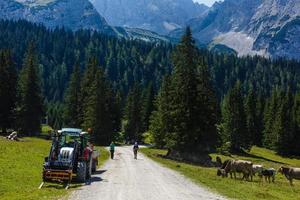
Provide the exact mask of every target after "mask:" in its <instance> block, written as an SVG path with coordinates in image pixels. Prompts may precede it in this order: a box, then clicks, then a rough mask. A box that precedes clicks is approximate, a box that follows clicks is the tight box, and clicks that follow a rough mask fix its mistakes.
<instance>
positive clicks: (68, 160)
mask: <svg viewBox="0 0 300 200" xmlns="http://www.w3.org/2000/svg"><path fill="white" fill-rule="evenodd" d="M89 141H90V134H89V133H87V132H82V130H81V129H74V128H64V129H62V130H60V131H58V132H57V134H56V135H55V136H54V137H53V141H52V145H51V149H50V153H49V156H48V157H46V158H45V163H44V168H43V182H42V183H41V185H40V187H39V189H41V188H42V187H43V185H44V183H45V182H60V183H64V184H66V187H65V188H66V189H68V187H69V184H70V183H71V182H72V180H73V179H74V178H76V180H77V181H78V182H81V183H84V182H86V180H88V179H89V178H90V177H91V175H92V173H93V172H95V171H96V168H97V164H98V156H99V152H97V151H96V150H94V149H93V146H92V144H91V143H90V142H89Z"/></svg>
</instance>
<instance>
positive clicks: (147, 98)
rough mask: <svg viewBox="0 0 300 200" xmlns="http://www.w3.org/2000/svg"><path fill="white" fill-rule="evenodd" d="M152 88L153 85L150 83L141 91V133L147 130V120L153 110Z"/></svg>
mask: <svg viewBox="0 0 300 200" xmlns="http://www.w3.org/2000/svg"><path fill="white" fill-rule="evenodd" d="M154 95H155V94H154V88H153V84H152V83H150V84H149V85H148V87H146V88H145V89H144V91H143V99H142V100H143V102H142V103H143V104H142V106H143V107H142V123H143V127H142V131H143V132H145V131H147V130H149V120H150V115H151V113H152V111H153V110H154V105H153V103H154Z"/></svg>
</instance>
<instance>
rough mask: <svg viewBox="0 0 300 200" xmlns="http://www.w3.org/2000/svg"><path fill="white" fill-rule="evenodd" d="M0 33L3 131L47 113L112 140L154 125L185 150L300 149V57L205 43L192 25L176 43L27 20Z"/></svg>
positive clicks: (158, 138)
mask: <svg viewBox="0 0 300 200" xmlns="http://www.w3.org/2000/svg"><path fill="white" fill-rule="evenodd" d="M0 29H1V30H2V31H1V32H0V49H9V50H1V53H0V76H1V77H0V78H1V85H0V101H1V102H0V126H1V129H2V132H5V131H6V130H7V129H8V128H15V129H18V130H19V131H20V132H21V133H23V134H24V135H35V134H37V133H38V132H39V125H40V122H41V119H42V118H44V117H46V116H47V117H48V121H49V124H50V125H51V126H53V127H54V128H61V127H63V126H72V127H82V128H84V129H87V128H92V131H93V132H94V136H95V137H94V140H95V141H96V142H97V143H102V144H107V143H108V142H110V141H111V140H112V139H114V138H115V137H116V136H117V134H116V133H117V132H119V131H123V132H124V137H125V138H126V139H130V140H142V139H143V133H144V132H147V131H149V132H150V133H151V136H152V137H153V140H154V143H155V144H156V145H157V146H159V147H164V148H168V149H170V150H175V151H179V152H208V151H213V150H216V149H219V150H221V151H223V150H226V151H241V150H244V149H250V148H251V146H252V145H258V146H264V147H267V148H270V149H274V150H276V151H277V152H279V153H281V154H289V155H291V154H293V155H298V154H300V151H299V147H298V146H297V144H298V143H299V140H300V139H299V84H298V83H299V81H300V76H299V75H300V71H299V70H300V64H299V62H297V61H293V60H284V59H278V60H274V61H272V60H270V59H267V58H262V57H259V56H254V57H249V56H247V57H242V58H238V57H236V56H234V55H230V54H222V53H214V52H209V51H207V50H205V49H198V48H197V47H196V45H195V42H194V40H193V38H192V33H191V31H190V30H189V29H187V31H186V33H185V35H184V36H183V37H182V40H181V42H180V43H179V44H178V45H177V46H176V47H173V46H172V45H170V44H165V43H161V44H157V43H145V42H141V41H127V40H123V39H117V38H113V37H108V36H105V35H102V34H100V33H96V32H91V31H86V30H85V31H83V30H82V31H78V32H75V33H73V32H70V31H67V30H64V29H55V30H52V31H50V30H47V29H46V28H45V27H43V26H41V25H34V24H31V23H28V22H25V21H18V22H13V21H0ZM31 41H34V43H32V42H31Z"/></svg>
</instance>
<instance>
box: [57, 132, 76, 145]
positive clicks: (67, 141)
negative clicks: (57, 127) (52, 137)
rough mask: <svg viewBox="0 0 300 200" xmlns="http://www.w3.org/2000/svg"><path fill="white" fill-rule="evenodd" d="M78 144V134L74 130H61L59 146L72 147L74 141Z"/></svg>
mask: <svg viewBox="0 0 300 200" xmlns="http://www.w3.org/2000/svg"><path fill="white" fill-rule="evenodd" d="M75 142H77V143H79V144H80V142H81V140H80V135H79V134H78V133H75V132H62V133H61V137H60V140H59V145H60V146H61V147H72V146H73V145H74V143H75Z"/></svg>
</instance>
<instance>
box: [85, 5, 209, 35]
mask: <svg viewBox="0 0 300 200" xmlns="http://www.w3.org/2000/svg"><path fill="white" fill-rule="evenodd" d="M90 1H91V2H92V3H93V4H94V6H95V8H96V9H97V10H98V12H99V13H100V14H101V15H102V16H104V17H105V19H106V20H107V21H108V23H109V24H111V25H114V26H121V27H131V28H139V29H145V30H150V31H154V32H157V33H159V34H167V33H169V32H170V31H172V30H174V29H177V28H182V27H183V26H184V25H185V23H186V22H187V21H188V20H189V19H192V18H195V17H198V16H200V15H201V14H202V13H203V12H205V11H206V10H207V9H208V7H207V6H205V5H204V4H198V3H194V2H193V1H192V0H90Z"/></svg>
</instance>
